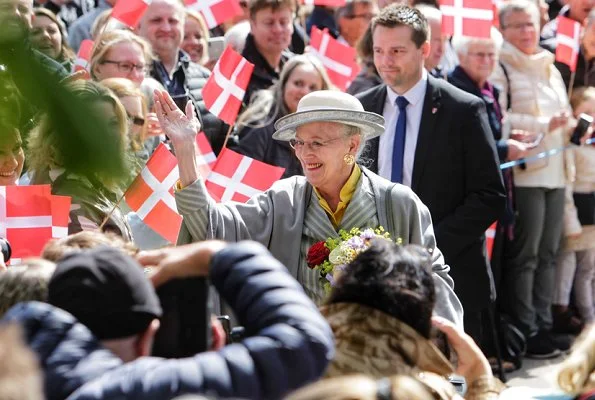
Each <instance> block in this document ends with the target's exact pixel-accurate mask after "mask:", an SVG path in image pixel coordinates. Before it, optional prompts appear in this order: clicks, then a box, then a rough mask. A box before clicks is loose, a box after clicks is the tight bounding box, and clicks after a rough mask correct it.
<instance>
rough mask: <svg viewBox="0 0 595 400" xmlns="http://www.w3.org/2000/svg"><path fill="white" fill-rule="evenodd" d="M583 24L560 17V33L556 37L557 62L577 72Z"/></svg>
mask: <svg viewBox="0 0 595 400" xmlns="http://www.w3.org/2000/svg"><path fill="white" fill-rule="evenodd" d="M580 36H581V24H580V23H579V22H576V21H574V20H572V19H570V18H566V17H558V33H557V35H556V41H557V46H556V61H559V62H561V63H564V64H566V65H568V66H569V67H570V70H571V71H576V62H577V61H578V53H579V52H580Z"/></svg>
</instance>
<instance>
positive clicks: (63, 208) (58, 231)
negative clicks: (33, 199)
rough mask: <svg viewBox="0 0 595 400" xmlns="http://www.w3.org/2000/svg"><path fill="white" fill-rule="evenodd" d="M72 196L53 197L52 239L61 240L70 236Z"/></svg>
mask: <svg viewBox="0 0 595 400" xmlns="http://www.w3.org/2000/svg"><path fill="white" fill-rule="evenodd" d="M71 202H72V198H71V197H70V196H55V195H52V238H53V239H61V238H64V237H66V236H68V221H69V219H70V203H71Z"/></svg>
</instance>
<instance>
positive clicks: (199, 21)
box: [182, 10, 209, 67]
mask: <svg viewBox="0 0 595 400" xmlns="http://www.w3.org/2000/svg"><path fill="white" fill-rule="evenodd" d="M208 41H209V28H208V27H207V24H206V22H205V20H204V18H203V17H202V15H200V14H199V13H197V12H195V11H192V10H186V21H185V22H184V41H183V42H182V50H184V51H185V52H186V53H188V55H189V56H190V59H191V60H192V62H195V63H197V64H199V65H202V66H203V67H204V66H205V65H206V63H207V62H208V61H209V52H208V47H207V43H208Z"/></svg>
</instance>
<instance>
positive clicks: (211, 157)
mask: <svg viewBox="0 0 595 400" xmlns="http://www.w3.org/2000/svg"><path fill="white" fill-rule="evenodd" d="M215 161H217V156H215V152H213V148H212V147H211V144H210V143H209V139H207V135H205V133H204V132H200V133H199V134H198V135H196V164H197V165H198V171H199V172H200V176H202V177H203V179H204V178H207V177H208V176H209V174H210V173H211V169H213V165H215Z"/></svg>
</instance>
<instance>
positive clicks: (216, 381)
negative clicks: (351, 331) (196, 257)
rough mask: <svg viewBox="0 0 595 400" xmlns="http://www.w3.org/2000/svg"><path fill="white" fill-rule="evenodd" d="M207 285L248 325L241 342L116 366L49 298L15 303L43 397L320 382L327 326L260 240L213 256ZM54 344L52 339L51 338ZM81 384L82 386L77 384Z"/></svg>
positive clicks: (252, 389)
mask: <svg viewBox="0 0 595 400" xmlns="http://www.w3.org/2000/svg"><path fill="white" fill-rule="evenodd" d="M210 267H211V268H210V271H211V275H210V278H211V280H212V283H213V285H214V286H215V288H216V289H217V291H218V292H219V293H220V294H221V295H222V296H223V298H224V299H225V300H226V301H227V302H228V304H230V306H231V307H232V308H233V310H234V311H235V312H236V315H237V317H238V319H239V322H240V323H241V324H242V325H243V326H244V327H245V329H246V336H247V337H246V339H244V340H243V341H242V342H241V343H236V344H233V345H230V346H226V347H225V348H223V349H221V350H220V351H217V352H207V353H201V354H197V355H196V356H194V357H189V358H184V359H170V360H165V359H160V358H155V357H144V358H140V359H138V360H136V361H133V362H130V363H127V364H125V365H121V361H119V359H117V358H116V357H115V356H114V355H106V354H105V350H102V349H101V347H100V346H99V344H98V343H97V341H95V340H94V339H93V337H92V336H91V334H90V332H89V331H88V330H87V329H86V328H85V327H84V326H82V325H80V324H77V323H75V321H74V320H73V319H72V317H70V316H69V315H67V314H65V313H64V312H60V311H58V310H56V309H54V308H52V307H51V306H49V305H44V304H39V303H26V304H20V305H17V306H15V307H13V308H12V309H11V310H10V311H9V312H8V313H7V315H6V316H5V318H4V319H8V320H17V321H19V322H21V323H22V324H23V326H24V328H25V331H26V334H27V335H26V336H27V341H28V342H29V344H30V345H31V346H32V348H33V349H34V350H35V351H36V352H37V354H38V356H39V358H40V361H41V365H42V367H43V368H44V372H45V376H46V389H47V390H55V392H48V393H46V394H47V395H48V396H49V398H50V400H51V399H53V398H65V397H66V396H67V395H68V394H69V393H70V392H73V391H74V390H75V389H77V388H78V390H76V391H75V392H74V393H72V394H71V395H70V397H68V399H69V400H80V399H152V400H158V399H171V398H175V397H176V396H180V395H182V394H186V393H205V394H208V395H210V396H213V397H216V398H219V397H222V398H229V397H233V398H242V399H277V398H281V397H282V396H284V395H285V394H287V393H288V392H289V391H291V390H294V389H296V388H298V387H300V386H303V385H306V384H308V383H310V382H313V381H315V380H317V379H318V378H319V377H320V376H321V375H322V374H323V372H324V370H325V369H326V367H327V365H328V363H329V361H330V360H331V359H332V357H333V350H334V347H333V337H332V333H331V330H330V328H329V326H328V324H327V323H326V321H325V320H324V318H323V317H322V316H321V315H320V313H319V312H318V310H317V308H316V306H315V305H314V304H313V303H312V302H311V301H310V300H309V299H308V297H307V296H306V295H305V294H304V292H303V290H302V288H301V286H300V285H299V284H298V283H297V281H296V280H294V279H293V278H292V277H291V276H290V275H289V273H288V272H287V269H286V268H285V267H284V266H283V265H282V264H280V263H279V262H278V261H277V260H276V259H275V258H273V257H272V256H271V254H270V253H269V252H268V251H267V250H266V249H265V248H264V247H263V246H262V245H260V244H257V243H254V242H240V243H237V244H231V245H229V246H228V247H227V248H226V249H224V250H222V251H220V252H218V253H216V254H215V255H214V256H213V258H212V261H211V266H210ZM48 342H51V345H50V344H48ZM84 383H86V384H84Z"/></svg>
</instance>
